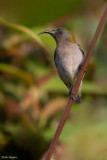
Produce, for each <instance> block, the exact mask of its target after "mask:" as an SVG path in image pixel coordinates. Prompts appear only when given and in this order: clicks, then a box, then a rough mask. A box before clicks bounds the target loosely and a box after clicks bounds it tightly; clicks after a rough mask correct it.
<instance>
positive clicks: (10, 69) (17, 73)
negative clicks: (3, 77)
mask: <svg viewBox="0 0 107 160" xmlns="http://www.w3.org/2000/svg"><path fill="white" fill-rule="evenodd" d="M0 71H2V72H6V73H9V74H11V75H13V76H14V77H17V78H19V79H21V80H23V81H24V83H26V84H28V85H31V84H33V83H34V78H33V77H32V76H31V75H30V74H28V73H27V72H25V71H22V70H21V69H19V68H16V67H15V66H12V65H9V64H5V63H1V64H0Z"/></svg>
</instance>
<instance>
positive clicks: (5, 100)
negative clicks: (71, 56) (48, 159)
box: [0, 0, 107, 160]
mask: <svg viewBox="0 0 107 160" xmlns="http://www.w3.org/2000/svg"><path fill="white" fill-rule="evenodd" d="M105 6H106V0H105V1H102V0H97V2H96V1H95V2H94V1H89V0H87V1H85V0H72V1H71V0H66V1H64V0H59V1H57V0H54V1H49V0H45V1H37V0H35V1H33V0H30V1H28V0H26V1H25V0H21V1H20V0H15V1H13V0H9V1H7V0H4V1H0V159H2V156H16V157H18V159H20V160H27V159H30V160H39V159H42V157H43V155H44V154H45V152H46V150H47V148H48V146H49V143H50V141H51V139H52V137H53V135H54V133H55V129H56V127H57V124H58V122H59V119H60V117H61V115H62V112H63V110H64V107H65V104H66V102H67V98H68V90H67V88H66V87H65V86H64V84H63V83H62V82H61V80H60V79H59V77H58V76H57V73H56V69H55V66H54V62H53V53H54V49H55V41H54V40H53V39H52V37H51V36H49V35H41V36H40V37H39V36H38V33H39V32H40V31H43V30H45V29H51V28H55V27H59V26H62V27H65V28H67V29H69V30H71V31H72V32H74V35H75V37H76V40H77V42H78V44H80V45H81V48H82V49H83V50H84V52H86V51H87V48H88V46H89V44H90V42H91V39H92V36H93V34H94V32H95V29H96V27H97V24H98V21H99V19H100V17H101V14H102V12H103V10H104V8H105ZM106 44H107V24H105V26H104V28H103V31H102V33H101V35H100V37H99V41H98V42H97V45H96V48H95V50H94V53H93V57H92V58H91V61H90V64H89V66H88V74H87V75H86V76H85V79H84V83H83V88H82V93H83V102H82V103H81V104H79V105H76V104H74V105H73V108H72V111H71V113H70V115H69V118H68V121H67V123H66V125H65V127H64V129H63V132H62V135H61V137H60V140H59V143H58V144H57V146H56V149H55V153H54V157H55V159H57V160H71V159H72V160H81V159H82V160H107V116H106V115H107V85H106V84H107V45H106Z"/></svg>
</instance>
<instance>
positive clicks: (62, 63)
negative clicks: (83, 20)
mask: <svg viewBox="0 0 107 160" xmlns="http://www.w3.org/2000/svg"><path fill="white" fill-rule="evenodd" d="M82 61H83V54H82V52H81V50H80V49H79V47H78V45H77V44H71V43H70V44H68V45H63V47H60V46H57V48H56V51H55V64H56V67H57V71H58V73H59V76H60V77H61V76H63V75H64V74H65V75H66V77H68V78H71V79H73V78H74V76H75V74H76V73H77V71H78V67H79V65H80V64H81V63H82Z"/></svg>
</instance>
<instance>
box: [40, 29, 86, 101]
mask: <svg viewBox="0 0 107 160" xmlns="http://www.w3.org/2000/svg"><path fill="white" fill-rule="evenodd" d="M43 33H48V34H50V35H51V36H52V37H53V38H54V39H55V41H56V49H55V54H54V61H55V65H56V68H57V72H58V74H59V77H60V78H61V80H62V81H63V82H64V84H65V85H66V86H67V87H68V89H69V95H70V97H71V98H73V99H74V101H75V103H80V102H81V100H82V98H81V85H82V83H81V84H80V87H79V90H78V93H77V95H76V97H75V98H74V97H73V93H72V87H73V85H74V83H75V80H76V78H77V75H78V73H79V70H80V68H81V66H82V63H83V60H84V57H85V56H84V53H83V51H82V50H81V48H80V46H79V45H78V44H77V43H76V41H75V38H74V35H73V34H72V33H71V32H70V31H68V30H67V29H65V28H61V27H60V28H56V29H53V30H51V31H48V30H47V31H43V32H41V33H39V35H40V34H43Z"/></svg>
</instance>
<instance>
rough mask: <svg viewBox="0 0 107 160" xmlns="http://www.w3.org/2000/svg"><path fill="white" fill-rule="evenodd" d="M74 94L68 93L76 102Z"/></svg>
mask: <svg viewBox="0 0 107 160" xmlns="http://www.w3.org/2000/svg"><path fill="white" fill-rule="evenodd" d="M73 95H74V94H73V93H72V92H70V93H69V96H70V98H71V99H72V100H74V101H76V98H75V97H74V96H73Z"/></svg>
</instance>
